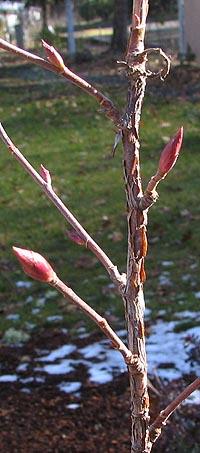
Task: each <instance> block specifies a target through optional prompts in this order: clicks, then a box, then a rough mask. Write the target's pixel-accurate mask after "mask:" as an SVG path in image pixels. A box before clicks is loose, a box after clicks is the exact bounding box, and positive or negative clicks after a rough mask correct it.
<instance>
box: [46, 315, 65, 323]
mask: <svg viewBox="0 0 200 453" xmlns="http://www.w3.org/2000/svg"><path fill="white" fill-rule="evenodd" d="M62 320H63V316H62V315H52V316H48V317H47V321H48V322H57V321H62Z"/></svg>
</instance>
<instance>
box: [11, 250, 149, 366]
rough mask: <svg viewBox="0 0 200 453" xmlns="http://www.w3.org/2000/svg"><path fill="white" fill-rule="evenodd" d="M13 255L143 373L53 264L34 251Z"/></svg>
mask: <svg viewBox="0 0 200 453" xmlns="http://www.w3.org/2000/svg"><path fill="white" fill-rule="evenodd" d="M13 253H14V254H15V256H16V257H17V259H18V261H19V262H20V264H21V266H22V269H23V271H24V272H25V273H26V274H27V275H28V276H29V277H31V278H33V279H34V280H38V281H40V282H43V283H48V284H49V285H51V286H53V287H54V288H56V289H57V290H58V291H59V292H60V293H61V294H63V296H64V297H65V298H66V299H67V300H69V301H70V302H71V303H72V304H73V305H75V306H76V307H77V308H79V309H80V310H81V311H83V312H84V313H85V314H86V315H87V316H89V318H91V319H92V320H93V321H94V322H95V323H96V324H97V325H98V326H99V328H100V329H101V330H102V331H103V332H104V334H105V335H106V336H107V338H109V340H111V342H112V346H113V348H115V349H117V350H118V351H119V352H120V353H121V354H122V356H123V358H124V361H125V363H126V364H127V365H128V366H129V367H131V369H132V373H141V372H142V371H143V369H142V363H140V361H139V360H138V358H137V357H135V356H134V355H133V354H132V352H131V351H130V350H129V349H128V348H127V347H126V345H125V344H124V343H123V341H122V340H120V338H119V337H118V335H117V334H116V333H115V332H114V330H113V329H112V328H111V327H110V325H109V324H108V322H107V321H106V319H105V318H102V316H100V315H99V314H98V313H97V312H96V311H95V310H94V309H93V308H92V307H90V305H88V304H87V303H86V302H84V300H82V299H81V298H80V297H79V296H78V295H77V294H76V293H75V292H74V291H73V290H72V289H71V288H69V287H68V286H67V285H65V283H63V282H62V281H61V280H60V279H59V277H58V276H57V275H56V273H55V271H54V269H53V268H52V266H51V264H50V263H49V262H48V261H47V260H46V259H45V258H44V257H43V256H42V255H40V254H39V253H37V252H33V251H32V250H27V249H22V248H19V247H13Z"/></svg>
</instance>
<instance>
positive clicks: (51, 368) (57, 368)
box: [35, 360, 78, 375]
mask: <svg viewBox="0 0 200 453" xmlns="http://www.w3.org/2000/svg"><path fill="white" fill-rule="evenodd" d="M74 365H78V362H76V361H72V360H62V362H60V363H58V364H51V365H45V366H44V367H43V368H41V367H37V368H35V371H44V372H45V373H47V374H50V375H51V374H56V375H57V374H67V373H71V372H72V371H74Z"/></svg>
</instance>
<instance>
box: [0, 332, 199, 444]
mask: <svg viewBox="0 0 200 453" xmlns="http://www.w3.org/2000/svg"><path fill="white" fill-rule="evenodd" d="M92 336H93V338H92V340H94V338H95V339H96V340H98V338H99V334H96V333H94V334H92ZM69 341H70V338H69ZM77 341H80V340H77ZM81 341H82V342H83V343H82V344H84V340H81ZM89 341H90V342H91V338H89V339H87V340H85V344H87V342H89ZM63 344H66V335H64V334H63V333H62V331H61V330H59V329H58V328H57V329H56V328H54V329H49V330H45V331H42V332H41V333H40V334H37V335H35V336H33V337H32V339H31V340H30V341H29V342H28V343H27V344H26V345H24V346H22V347H8V346H3V345H2V346H1V348H0V360H1V364H2V366H1V368H2V373H1V374H4V373H5V374H14V373H16V367H17V365H18V364H19V363H22V359H24V360H25V358H26V360H28V357H31V356H32V357H34V355H35V351H36V349H37V350H38V349H41V350H44V349H45V348H48V349H49V348H50V349H56V348H57V347H59V346H62V345H63ZM31 376H32V373H31V371H29V372H27V371H26V372H25V374H23V377H24V378H28V377H31ZM73 379H74V380H76V381H81V382H82V385H83V390H82V392H81V396H80V397H78V396H74V395H73V394H66V393H64V392H62V391H60V390H59V389H58V386H57V384H58V383H59V382H60V380H63V376H62V377H60V376H58V375H51V376H49V375H45V382H43V383H38V382H37V381H36V380H34V381H33V382H32V383H30V384H29V385H28V391H29V392H28V393H27V388H26V387H27V386H26V385H25V384H23V383H21V382H13V383H0V391H1V405H0V451H1V452H2V453H40V452H41V453H42V452H48V453H64V452H68V453H85V452H98V453H111V452H113V453H114V452H115V453H118V452H121V453H125V452H126V453H127V452H129V451H130V417H129V413H130V412H129V385H128V376H127V374H126V373H124V374H121V375H120V376H118V377H116V378H115V379H114V380H113V382H111V383H108V384H104V385H95V384H92V383H91V382H90V381H89V379H88V376H87V372H86V370H85V369H84V367H83V366H81V367H80V368H79V369H77V370H76V371H75V372H74V374H73ZM190 379H192V377H190ZM188 380H189V377H188ZM184 385H186V381H185V382H183V381H182V382H181V381H176V382H173V383H171V384H170V385H168V386H164V387H162V388H161V390H160V392H161V396H160V398H159V397H158V396H157V395H155V394H154V393H152V392H151V402H152V414H151V416H152V418H154V417H155V415H156V414H157V413H158V411H159V407H163V405H166V403H167V401H169V400H171V399H172V398H173V396H174V395H176V394H177V392H178V391H180V389H182V388H183V386H184ZM76 403H78V405H79V407H78V408H77V409H70V408H69V407H68V405H69V404H76ZM199 422H200V414H199V412H198V408H196V409H195V407H192V406H183V408H182V409H181V410H179V411H178V412H177V413H176V416H175V417H174V418H173V423H174V424H172V422H171V423H170V424H169V425H168V427H167V428H166V430H165V432H164V434H163V436H162V437H161V439H160V441H159V442H158V444H157V446H156V447H155V449H154V452H157V453H158V452H160V453H161V452H166V453H167V452H171V453H172V452H179V451H180V452H183V451H184V452H185V451H190V450H191V451H194V452H195V453H196V452H199V451H200V429H199V428H198V426H199ZM167 436H168V440H167ZM181 445H182V446H184V448H185V447H186V448H187V449H186V450H185V449H184V448H182V447H181ZM179 447H180V448H181V449H179ZM192 448H194V449H193V450H192Z"/></svg>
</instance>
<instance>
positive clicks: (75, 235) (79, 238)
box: [66, 230, 86, 245]
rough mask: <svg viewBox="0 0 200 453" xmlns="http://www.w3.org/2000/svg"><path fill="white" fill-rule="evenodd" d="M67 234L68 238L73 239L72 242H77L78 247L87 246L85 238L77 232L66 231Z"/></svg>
mask: <svg viewBox="0 0 200 453" xmlns="http://www.w3.org/2000/svg"><path fill="white" fill-rule="evenodd" d="M66 234H67V236H68V238H69V239H71V241H73V242H75V244H77V245H85V244H86V241H85V239H84V238H83V236H81V235H80V234H78V233H77V232H76V231H75V230H71V231H66Z"/></svg>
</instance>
